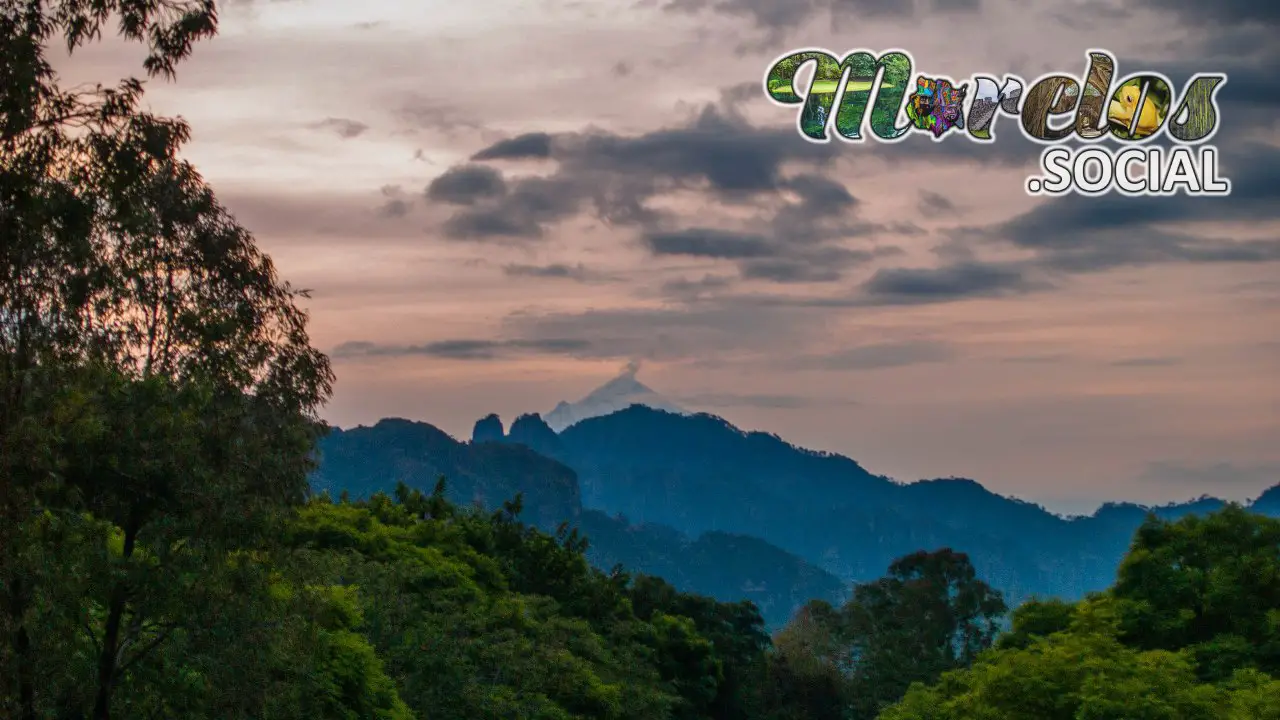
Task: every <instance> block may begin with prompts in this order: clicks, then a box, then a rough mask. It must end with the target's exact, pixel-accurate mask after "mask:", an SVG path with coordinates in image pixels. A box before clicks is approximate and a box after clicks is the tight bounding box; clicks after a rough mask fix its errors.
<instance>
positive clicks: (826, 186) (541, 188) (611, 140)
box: [428, 106, 911, 282]
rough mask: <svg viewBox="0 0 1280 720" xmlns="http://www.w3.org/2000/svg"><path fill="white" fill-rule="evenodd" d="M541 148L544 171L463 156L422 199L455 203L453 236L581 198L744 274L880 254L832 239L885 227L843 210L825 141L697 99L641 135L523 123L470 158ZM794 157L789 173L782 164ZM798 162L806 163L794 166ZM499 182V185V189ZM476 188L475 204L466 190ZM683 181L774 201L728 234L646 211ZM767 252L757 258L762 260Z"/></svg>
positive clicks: (540, 215) (794, 272)
mask: <svg viewBox="0 0 1280 720" xmlns="http://www.w3.org/2000/svg"><path fill="white" fill-rule="evenodd" d="M528 157H547V158H549V159H551V160H552V161H554V162H555V163H556V169H555V171H554V172H552V173H551V174H549V175H545V176H533V177H519V178H515V179H509V180H502V181H501V184H499V178H501V175H500V173H499V171H498V170H497V169H492V168H490V169H488V170H487V171H486V172H483V173H481V172H479V171H477V170H476V169H475V168H477V167H483V166H478V165H474V164H473V165H466V166H462V167H459V168H455V169H453V170H451V171H450V172H449V173H446V174H445V175H444V176H441V177H440V178H438V179H437V180H436V181H435V182H434V183H433V186H432V188H431V190H430V191H429V192H428V196H429V197H430V198H432V199H435V200H438V201H441V202H446V203H451V204H454V205H460V204H465V205H466V207H465V208H463V209H461V210H458V211H457V212H455V214H454V215H453V216H452V217H451V218H450V219H449V220H447V221H446V222H445V224H444V231H445V233H446V234H447V235H449V236H451V237H455V238H489V237H506V238H530V239H531V238H539V237H542V236H543V235H544V233H545V231H546V229H547V227H548V226H549V225H551V224H553V223H555V222H558V221H562V220H565V219H567V218H569V217H571V216H572V215H574V214H576V213H578V212H580V211H582V210H583V209H584V208H587V209H589V210H590V211H591V213H592V214H593V215H594V217H595V218H597V219H598V220H601V221H603V222H604V223H606V224H608V225H611V226H622V227H625V226H628V225H630V226H638V227H639V228H640V242H641V245H642V246H643V247H645V248H646V249H648V250H649V251H650V252H651V253H652V254H654V255H658V256H684V257H696V258H704V259H721V260H731V261H747V260H753V259H754V260H760V261H761V262H754V263H751V264H745V263H744V264H742V265H741V266H740V274H741V275H742V276H743V277H745V278H749V279H758V280H773V281H776V282H804V281H813V282H826V281H831V280H835V279H838V278H839V277H840V275H841V271H842V270H843V269H845V268H848V267H851V266H853V265H856V264H858V263H861V262H865V261H867V260H868V259H870V258H872V257H875V256H878V255H879V254H884V253H888V252H892V250H888V249H884V248H881V249H877V250H865V249H852V248H844V247H842V243H843V242H844V241H846V240H849V239H852V238H861V237H866V236H870V235H874V234H876V233H884V232H888V231H891V230H907V231H910V230H911V228H910V227H908V226H902V227H898V226H895V227H893V228H890V227H886V226H882V225H877V224H874V223H867V222H860V221H856V220H854V219H852V218H851V215H852V214H853V213H855V212H856V209H857V207H858V205H859V203H858V200H857V198H855V197H854V196H853V195H852V194H851V193H850V192H849V190H848V189H847V188H846V187H844V185H843V184H841V183H839V182H837V181H835V180H833V179H831V178H829V177H826V176H825V175H823V174H822V173H820V172H817V171H818V170H820V169H824V168H826V167H828V166H829V165H830V163H832V162H833V155H832V153H830V152H829V151H828V149H827V148H821V147H817V146H814V145H813V144H811V143H807V142H805V141H804V140H802V139H801V138H799V137H797V136H795V134H794V133H790V132H787V131H786V130H785V129H780V128H774V129H767V128H760V127H756V126H753V125H751V124H750V123H748V122H747V121H745V120H744V119H742V118H741V117H738V116H736V115H733V114H732V113H729V112H726V111H723V110H721V109H717V108H716V107H714V106H709V107H706V108H704V109H703V110H702V111H701V112H699V113H698V114H696V115H695V116H693V117H692V118H691V119H690V120H689V121H688V122H685V123H683V124H680V125H677V126H675V127H670V128H665V129H661V130H655V131H653V132H650V133H645V134H640V135H632V136H623V135H617V134H612V133H606V132H599V131H586V132H581V133H562V134H559V135H555V136H552V135H549V134H546V133H532V134H526V135H521V136H517V137H514V138H510V139H507V140H503V141H500V142H497V143H494V144H493V145H491V146H489V147H488V148H485V149H484V150H481V151H480V152H478V153H476V154H475V155H474V156H473V160H475V161H493V162H501V161H506V160H513V159H522V158H528ZM796 163H799V164H800V166H799V168H798V171H796V172H792V173H790V174H787V173H784V170H783V168H784V166H786V167H791V166H792V165H795V164H796ZM805 166H807V167H805ZM499 188H506V191H505V192H499V190H498V189H499ZM480 191H484V193H485V195H486V197H485V198H484V201H483V202H480V201H477V200H476V199H475V197H476V195H477V194H479V192H480ZM678 191H690V192H693V193H704V194H706V195H709V196H710V197H709V198H708V202H709V201H711V200H719V201H720V202H722V203H727V204H729V205H735V204H741V203H743V202H744V201H747V200H751V199H753V198H754V200H753V202H755V203H758V204H760V205H762V206H764V207H769V206H774V207H776V208H777V209H776V211H775V212H774V214H773V216H772V218H771V219H770V220H769V221H768V222H767V223H766V225H765V228H766V230H765V231H758V232H751V233H745V232H738V231H733V230H730V229H725V228H718V227H708V226H702V225H690V226H684V227H682V226H681V223H680V218H679V214H678V213H676V212H675V211H673V210H671V209H658V208H656V207H654V206H652V205H651V204H650V201H651V200H652V199H653V198H655V197H657V196H659V195H669V194H671V193H674V192H678ZM766 259H767V260H768V262H763V260H766Z"/></svg>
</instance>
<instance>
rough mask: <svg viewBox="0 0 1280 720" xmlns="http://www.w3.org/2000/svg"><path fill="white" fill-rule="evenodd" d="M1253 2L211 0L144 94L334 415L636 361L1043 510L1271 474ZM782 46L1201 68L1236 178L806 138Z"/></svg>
mask: <svg viewBox="0 0 1280 720" xmlns="http://www.w3.org/2000/svg"><path fill="white" fill-rule="evenodd" d="M1278 30H1280V3H1273V2H1269V1H1259V2H1244V1H1243V0H1218V1H1216V2H1203V1H1202V0H1146V1H1134V2H1119V0H1070V1H1062V0H913V1H903V0H640V2H636V3H634V4H631V3H626V2H622V3H603V2H601V3H595V2H585V1H581V0H579V1H576V2H575V1H562V0H537V1H532V2H531V1H527V0H526V1H521V0H486V1H485V2H467V3H460V2H444V1H442V0H363V1H362V2H358V3H353V2H349V1H347V0H236V1H234V2H230V3H227V4H224V5H223V6H222V8H221V30H220V33H219V36H218V37H217V38H215V39H213V40H211V41H208V42H206V43H204V44H203V45H202V46H200V47H198V48H197V50H196V52H195V54H194V56H193V57H192V58H191V59H190V60H188V61H187V62H186V63H185V64H183V65H182V66H180V67H179V71H178V75H177V79H176V81H175V82H172V83H169V82H164V81H160V80H154V81H151V82H149V83H148V93H147V97H148V103H149V104H150V105H151V107H152V108H153V109H154V110H156V111H159V112H163V113H166V114H177V115H181V116H182V117H184V118H185V119H186V120H187V121H188V122H189V123H190V124H191V126H192V128H193V140H192V142H191V143H190V145H189V146H188V148H187V157H188V158H189V159H190V160H191V161H192V162H193V163H194V164H195V165H196V166H197V167H198V168H199V169H200V170H201V172H202V173H203V174H204V176H205V177H206V179H207V180H208V181H209V182H210V183H211V184H212V185H213V187H214V189H215V190H216V192H217V193H218V195H219V197H220V198H221V200H222V201H223V202H224V203H225V204H226V205H227V206H228V207H229V208H230V209H231V210H232V211H233V213H234V214H235V216H236V217H237V218H238V219H239V221H240V222H241V223H242V224H243V225H245V226H246V227H247V228H249V229H250V230H252V231H253V232H254V234H255V236H256V237H257V239H258V242H259V244H260V246H262V247H263V248H264V249H265V250H266V251H267V252H268V253H270V254H271V255H272V257H273V258H274V259H275V262H276V264H277V266H278V268H279V270H280V272H281V274H282V276H283V277H284V278H285V279H287V280H289V281H290V282H292V283H294V284H295V285H297V286H301V287H305V288H309V289H311V290H312V291H313V296H312V299H311V300H310V301H309V303H308V308H309V310H310V312H311V315H312V325H311V328H312V336H313V340H314V342H315V344H316V345H317V346H318V347H320V348H321V349H322V350H325V351H326V352H329V353H330V355H331V357H332V359H333V362H334V367H335V371H336V374H337V385H336V390H335V395H334V397H333V399H332V401H331V402H330V403H329V405H328V406H327V407H326V408H325V411H324V413H323V414H324V416H325V418H326V419H327V420H328V421H329V422H331V423H334V424H337V425H341V426H344V427H346V426H352V425H356V424H371V423H373V422H376V421H377V420H378V419H379V418H382V417H387V416H397V417H407V418H412V419H417V420H423V421H427V422H430V423H432V424H434V425H436V426H438V427H441V428H442V429H444V430H446V431H448V432H450V433H452V434H454V435H455V436H458V437H462V438H466V437H469V433H470V429H471V426H472V424H473V423H474V421H475V420H476V419H477V418H480V417H482V416H483V415H486V414H488V413H491V412H496V413H498V414H499V415H501V416H502V417H503V418H504V419H505V420H507V421H508V422H509V421H510V420H511V419H512V418H514V417H515V416H516V415H518V414H521V413H525V412H535V411H541V412H546V411H548V410H550V409H551V408H552V407H553V406H554V405H555V404H556V402H557V401H559V400H571V401H572V400H576V399H578V398H579V397H581V396H583V395H585V394H586V393H587V392H588V391H590V390H591V389H592V388H594V387H596V386H597V385H599V384H601V383H603V382H605V381H607V380H608V379H610V378H611V377H613V376H615V375H616V374H618V373H619V371H620V370H621V368H623V367H624V366H626V365H627V364H628V363H639V364H640V367H641V370H640V379H641V380H642V381H643V382H645V383H646V384H647V385H649V386H651V387H653V388H655V389H656V390H658V391H659V392H661V393H662V394H664V395H666V396H668V397H670V398H672V399H673V400H675V401H676V402H679V403H683V404H684V405H685V406H686V407H690V408H693V409H697V410H705V411H708V412H712V413H715V414H717V415H721V416H723V417H725V418H726V419H728V420H729V421H731V422H733V423H734V424H736V425H738V426H740V427H743V428H745V429H755V430H764V431H768V432H773V433H777V434H779V435H781V436H782V437H784V438H786V439H787V440H789V441H791V442H793V443H795V444H798V445H801V446H804V447H809V448H813V449H818V450H827V451H832V452H838V453H841V454H845V455H848V456H850V457H852V458H854V459H856V460H858V461H859V462H860V463H862V464H863V465H864V466H865V467H867V468H868V469H870V470H871V471H873V472H876V473H879V474H884V475H889V476H892V477H895V478H897V479H899V480H903V481H911V480H916V479H921V478H933V477H949V476H961V477H970V478H973V479H976V480H978V481H980V482H981V483H983V484H984V485H986V486H987V487H988V488H990V489H992V490H994V491H996V492H999V493H1002V494H1006V495H1014V496H1018V497H1022V498H1026V499H1030V500H1034V501H1036V502H1040V503H1042V504H1045V505H1047V506H1048V507H1050V508H1052V509H1058V510H1063V511H1068V512H1071V511H1087V510H1088V509H1091V508H1092V507H1094V506H1096V505H1097V504H1098V503H1100V502H1103V501H1107V500H1135V501H1140V502H1146V503H1160V502H1168V501H1174V500H1182V499H1186V498H1190V497H1195V496H1199V495H1201V494H1206V493H1207V494H1212V495H1216V496H1219V497H1224V498H1228V499H1234V500H1246V499H1249V498H1252V497H1255V496H1257V495H1258V494H1259V493H1260V492H1261V491H1262V490H1263V489H1265V488H1266V487H1269V486H1271V485H1273V484H1276V483H1277V482H1280V442H1277V440H1278V439H1280V385H1278V384H1277V382H1276V378H1277V373H1276V371H1277V369H1278V365H1280V334H1278V333H1277V332H1276V331H1277V330H1278V329H1280V323H1278V320H1280V273H1278V271H1280V239H1278V237H1280V236H1278V234H1277V229H1278V228H1280V197H1278V193H1280V189H1278V188H1280V146H1278V145H1277V144H1276V142H1275V138H1276V130H1277V126H1278V123H1277V120H1276V111H1277V109H1278V108H1280V62H1278V61H1280V46H1277V45H1276V43H1274V42H1273V38H1274V37H1275V33H1276V32H1277V31H1278ZM802 47H826V48H830V49H832V50H834V51H841V52H842V51H846V50H853V49H869V50H873V51H877V52H878V51H880V50H884V49H888V48H905V49H907V50H908V51H910V53H911V54H912V56H913V57H914V59H915V61H916V63H917V68H916V71H917V72H923V73H935V74H938V75H943V76H949V77H952V78H957V79H965V78H968V77H970V76H971V75H975V74H984V75H990V76H994V77H1002V76H1004V75H1006V74H1014V75H1017V76H1020V77H1022V78H1023V79H1025V80H1031V79H1034V78H1036V77H1038V76H1040V75H1042V74H1044V73H1046V72H1049V71H1064V72H1069V73H1071V74H1074V75H1077V76H1079V77H1083V75H1084V72H1085V70H1086V67H1087V59H1086V51H1087V50H1088V49H1090V48H1105V49H1107V50H1110V51H1112V52H1113V53H1115V55H1116V57H1117V65H1118V68H1117V70H1118V76H1119V75H1124V74H1127V73H1130V72H1136V71H1139V70H1152V71H1159V72H1163V73H1164V74H1166V75H1167V76H1169V77H1170V79H1172V80H1173V81H1174V84H1175V87H1176V88H1181V87H1182V84H1183V83H1184V82H1185V81H1186V80H1187V79H1188V78H1189V77H1190V75H1191V74H1193V73H1195V72H1226V73H1227V74H1228V76H1229V78H1230V80H1229V81H1228V82H1227V84H1226V85H1224V86H1223V87H1222V89H1221V90H1220V92H1219V94H1218V99H1219V101H1220V107H1221V112H1222V119H1221V124H1220V126H1219V127H1220V129H1219V131H1218V134H1217V135H1216V136H1215V138H1214V144H1216V145H1217V146H1218V147H1219V148H1220V149H1221V153H1222V166H1223V167H1222V173H1223V174H1224V175H1226V176H1227V177H1229V178H1231V180H1232V183H1233V192H1232V195H1231V197H1229V198H1225V199H1224V198H1195V199H1190V200H1188V199H1186V198H1182V199H1178V198H1137V199H1135V198H1125V197H1120V196H1116V195H1111V196H1104V197H1094V198H1084V197H1069V198H1052V199H1042V198H1032V197H1029V196H1028V195H1027V194H1026V193H1025V191H1024V190H1023V187H1024V182H1025V180H1026V178H1027V177H1028V176H1029V175H1032V174H1038V170H1037V167H1036V166H1037V160H1038V156H1039V148H1038V147H1037V146H1035V145H1033V144H1031V143H1030V142H1028V141H1026V140H1025V139H1024V138H1023V137H1022V136H1021V132H1019V131H1018V130H1017V128H1016V126H1015V125H1014V121H1013V120H1011V119H1010V118H1007V117H1006V118H1002V119H997V121H996V125H995V135H996V137H997V140H996V142H995V143H994V144H993V145H991V146H984V147H979V146H978V145H976V144H974V143H971V142H968V141H966V140H963V139H959V138H956V139H952V140H949V141H947V142H942V143H933V142H931V141H930V140H929V139H928V138H927V137H924V136H914V137H909V138H908V139H907V140H906V141H904V142H901V143H894V144H883V143H881V144H877V143H875V142H864V143H860V144H852V143H844V142H840V141H835V142H832V143H830V144H827V145H817V144H812V143H807V142H806V141H804V140H803V139H802V138H801V137H800V136H799V133H798V132H797V129H796V111H795V110H793V109H788V108H781V107H778V106H776V105H774V104H772V103H770V102H769V100H768V99H767V98H766V97H765V94H764V91H763V76H764V73H765V72H766V70H767V69H768V66H769V65H770V64H771V62H772V61H773V60H774V59H775V58H777V57H779V56H780V55H782V54H783V53H786V52H788V51H791V50H794V49H797V48H802ZM142 56H143V53H142V50H141V49H140V48H138V47H131V46H127V45H125V44H123V43H121V42H118V41H112V40H107V41H104V42H102V43H100V44H97V45H93V46H90V47H88V48H85V49H83V50H80V51H78V52H77V53H76V54H75V55H74V56H73V57H71V58H70V59H65V58H63V59H60V60H59V62H58V64H57V67H58V69H59V71H60V73H61V75H62V77H63V79H64V80H66V81H68V82H81V81H94V80H107V81H113V80H114V79H116V78H120V77H124V76H130V75H133V76H137V75H141V73H142V69H141V59H142Z"/></svg>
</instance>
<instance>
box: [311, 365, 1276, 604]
mask: <svg viewBox="0 0 1280 720" xmlns="http://www.w3.org/2000/svg"><path fill="white" fill-rule="evenodd" d="M635 370H636V368H635V367H630V368H628V370H627V371H626V372H624V373H623V374H622V375H621V376H619V377H618V378H615V379H614V380H612V381H610V382H609V383H606V384H605V385H604V386H602V387H601V388H599V389H597V390H596V391H594V392H592V393H590V394H588V395H587V396H586V397H585V398H583V399H582V400H581V401H579V402H577V403H573V404H568V403H561V404H560V405H559V406H557V408H556V409H555V410H553V411H552V412H551V413H549V414H548V417H549V418H550V417H554V419H555V423H554V424H553V423H552V422H551V421H550V420H544V419H543V418H542V417H540V416H539V415H538V414H527V415H522V416H520V417H518V418H516V419H515V420H514V422H512V424H511V426H510V427H509V428H504V427H503V423H502V421H501V419H499V418H498V417H497V416H494V415H490V416H488V417H486V418H483V419H481V420H480V421H479V422H477V423H476V426H475V430H474V432H473V437H472V439H471V441H470V442H459V441H457V440H455V439H453V438H452V437H450V436H448V435H447V434H446V433H444V432H442V431H440V430H438V429H437V428H435V427H433V426H431V425H428V424H426V423H421V422H411V421H408V420H398V419H387V420H382V421H380V422H379V423H377V424H376V425H374V426H373V427H359V428H355V429H350V430H334V431H333V432H332V433H331V434H330V435H329V436H328V437H326V438H325V439H324V440H323V441H322V442H321V446H320V452H321V464H320V467H319V469H318V470H317V472H316V474H315V477H314V480H313V484H314V486H315V487H316V488H317V490H328V491H330V492H331V493H335V494H336V493H338V492H341V491H343V490H346V491H348V492H350V493H351V494H352V495H354V496H357V497H364V496H367V495H369V494H372V493H373V492H376V491H379V490H382V491H389V490H391V489H392V488H393V487H394V486H395V483H396V482H397V481H400V480H403V481H404V482H406V483H408V484H409V485H411V486H415V487H419V488H422V489H423V490H426V491H429V490H430V489H431V488H432V487H433V486H434V484H435V481H436V479H437V477H438V476H440V475H444V476H446V477H447V478H448V480H449V484H448V491H449V495H450V497H451V498H452V499H454V500H455V501H459V502H472V503H478V504H480V505H483V506H485V507H487V508H494V507H497V506H498V505H500V504H501V503H502V502H503V501H505V500H507V499H510V498H511V497H513V496H515V495H516V494H520V495H522V497H523V500H524V507H525V515H524V516H525V518H526V519H527V520H528V521H529V522H533V523H535V524H538V525H539V526H542V527H544V528H548V529H554V528H555V527H556V526H558V525H559V524H560V523H561V522H568V523H570V524H571V525H574V526H576V527H578V528H579V529H581V530H582V531H583V532H584V533H585V534H586V535H587V537H588V538H590V540H591V549H590V551H589V556H590V558H591V560H592V562H594V563H595V564H596V565H597V566H599V567H601V568H604V569H609V568H611V567H612V566H613V565H615V564H622V565H623V566H624V567H625V568H626V569H628V570H630V571H635V572H644V573H647V574H654V575H658V576H661V577H664V578H666V579H668V580H670V581H671V582H672V583H673V584H676V585H677V586H678V587H681V588H682V589H685V590H690V591H694V592H700V593H703V594H708V595H712V596H714V597H717V598H719V599H722V600H739V599H744V598H746V599H751V600H754V601H756V602H757V604H759V605H760V606H761V609H762V611H763V613H764V614H765V616H766V619H767V620H768V621H769V622H770V624H771V625H775V626H776V625H779V624H781V623H782V622H785V620H786V619H787V618H788V617H789V616H790V614H791V612H792V611H793V610H794V609H795V608H796V607H798V606H799V605H800V604H802V603H804V602H805V601H807V600H809V599H811V598H816V597H821V598H826V599H832V600H834V599H838V598H839V597H840V596H841V594H842V593H843V591H844V588H846V587H847V586H848V584H849V583H852V582H859V581H865V580H869V579H873V578H876V577H879V576H880V575H882V574H883V572H884V571H885V569H886V568H887V567H888V565H889V564H890V563H891V562H892V561H893V560H894V559H895V558H898V557H901V556H903V555H906V554H908V553H910V552H914V551H916V550H920V549H926V550H933V549H938V548H942V547H950V548H953V549H956V550H960V551H962V552H965V553H968V554H969V556H970V557H971V559H972V560H973V563H974V566H975V567H976V568H977V570H978V572H979V573H980V575H981V576H982V577H983V578H984V579H986V580H987V581H988V582H990V583H991V584H992V585H994V586H996V587H997V588H999V589H1001V590H1002V591H1004V592H1005V593H1006V595H1007V596H1008V597H1009V599H1010V600H1011V602H1012V603H1016V602H1018V601H1020V600H1022V599H1025V598H1026V597H1029V596H1031V595H1040V596H1060V597H1064V598H1069V599H1071V598H1078V597H1081V596H1083V595H1084V594H1085V593H1087V592H1090V591H1094V590H1101V589H1103V588H1105V587H1107V586H1108V585H1110V584H1111V582H1112V581H1113V580H1114V577H1115V571H1116V568H1117V565H1118V563H1119V561H1120V558H1121V556H1122V555H1123V554H1124V552H1125V550H1126V549H1127V548H1128V546H1129V542H1130V539H1131V538H1132V535H1133V532H1134V531H1135V530H1136V529H1137V527H1138V525H1139V524H1140V523H1141V522H1142V520H1143V519H1144V518H1145V517H1146V515H1147V513H1148V512H1149V511H1150V512H1154V513H1155V514H1157V515H1160V516H1163V517H1169V518H1175V517H1180V516H1182V515H1186V514H1189V513H1203V512H1209V511H1212V510H1214V509H1217V508H1219V507H1222V506H1223V505H1224V504H1225V503H1224V502H1223V501H1221V500H1217V499H1214V498H1207V497H1206V498H1201V499H1199V500H1196V501H1193V502H1189V503H1182V504H1174V505H1168V506H1163V507H1158V508H1146V507H1143V506H1140V505H1136V504H1130V503H1110V504H1107V505H1104V506H1102V507H1101V508H1099V509H1098V510H1097V511H1096V512H1094V513H1093V514H1092V515H1090V516H1086V517H1071V518H1067V517H1063V516H1060V515H1057V514H1054V513H1052V512H1049V511H1048V510H1046V509H1045V508H1043V507H1041V506H1038V505H1035V504H1032V503H1028V502H1025V501H1021V500H1016V499H1011V498H1006V497H1003V496H1000V495H996V494H994V493H992V492H990V491H988V490H986V489H985V488H984V487H982V485H980V484H979V483H977V482H975V481H973V480H968V479H960V478H944V479H934V480H927V481H921V482H916V483H910V484H905V483H900V482H897V481H894V480H892V479H890V478H887V477H883V476H878V475H875V474H873V473H872V472H869V471H868V470H866V469H865V468H863V467H862V466H861V465H859V464H858V463H857V462H856V461H854V460H852V459H850V458H847V457H843V456H841V455H835V454H828V453H818V452H813V451H809V450H805V449H803V448H799V447H796V446H794V445H791V444H790V443H787V442H786V441H785V440H783V439H782V438H779V437H777V436H775V435H770V434H766V433H760V432H748V431H744V430H741V429H739V428H737V427H734V426H733V425H731V424H730V423H728V422H727V421H725V420H724V419H722V418H719V417H716V416H713V415H708V414H704V413H697V414H693V413H688V412H684V411H682V410H681V409H679V408H678V407H677V406H676V405H675V404H674V403H673V402H671V401H669V400H667V399H665V398H663V397H662V396H661V395H659V394H657V393H655V392H654V391H652V390H651V389H649V388H647V387H645V386H644V385H643V384H642V383H640V382H639V381H638V380H637V379H636V377H635V375H636V373H635ZM649 403H652V404H653V405H656V406H658V407H654V406H652V405H650V404H649ZM557 426H559V431H557ZM1250 507H1251V508H1252V509H1254V510H1255V511H1258V512H1261V513H1264V514H1269V515H1273V516H1277V515H1280V486H1277V487H1273V488H1272V489H1271V490H1269V491H1267V493H1265V494H1264V495H1263V496H1261V497H1259V498H1258V499H1257V500H1255V501H1254V502H1253V503H1252V504H1251V506H1250Z"/></svg>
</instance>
